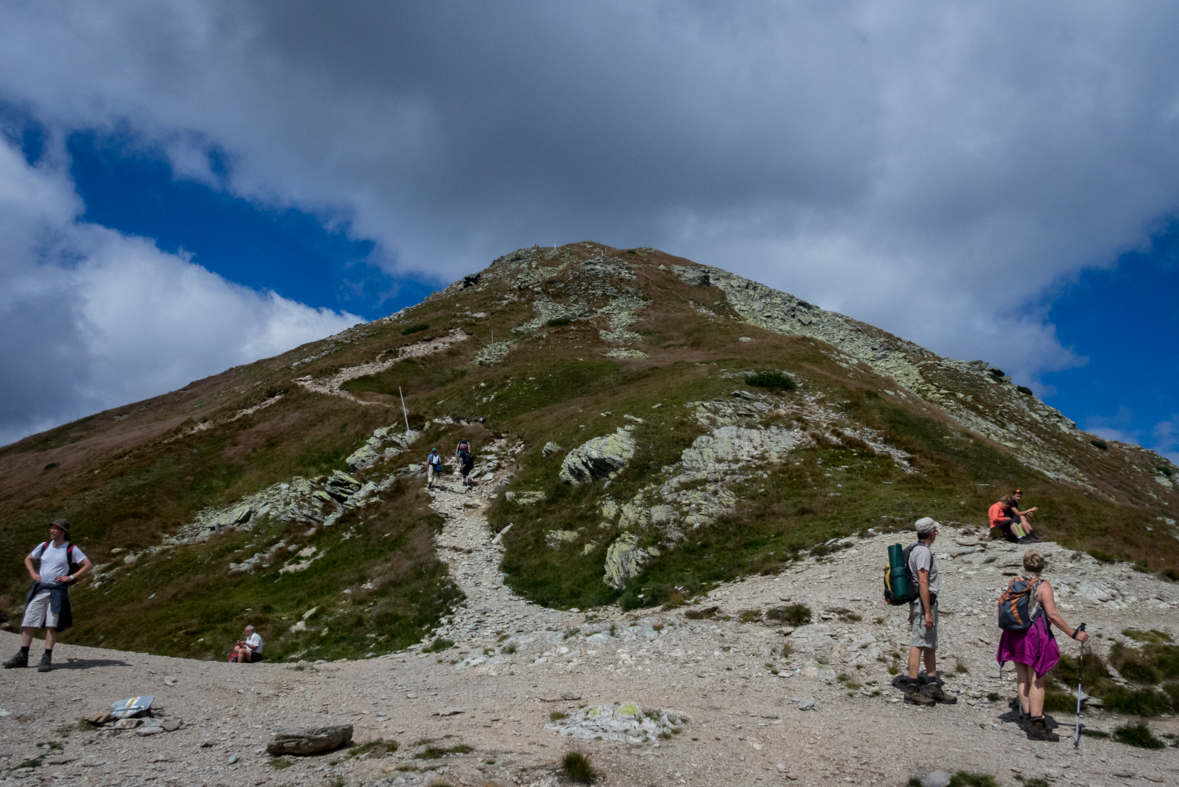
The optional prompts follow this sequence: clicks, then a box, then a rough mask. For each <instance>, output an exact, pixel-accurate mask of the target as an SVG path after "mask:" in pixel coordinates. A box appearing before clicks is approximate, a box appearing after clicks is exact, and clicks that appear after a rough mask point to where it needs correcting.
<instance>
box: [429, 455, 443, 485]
mask: <svg viewBox="0 0 1179 787" xmlns="http://www.w3.org/2000/svg"><path fill="white" fill-rule="evenodd" d="M441 472H442V456H441V455H440V454H439V453H438V449H437V448H432V449H431V450H430V455H429V456H427V457H426V488H427V489H433V488H434V479H435V478H437V477H438V474H439V473H441Z"/></svg>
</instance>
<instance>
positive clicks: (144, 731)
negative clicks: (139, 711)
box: [135, 727, 164, 736]
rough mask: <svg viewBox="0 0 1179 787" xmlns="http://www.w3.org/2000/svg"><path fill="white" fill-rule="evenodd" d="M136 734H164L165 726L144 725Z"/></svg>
mask: <svg viewBox="0 0 1179 787" xmlns="http://www.w3.org/2000/svg"><path fill="white" fill-rule="evenodd" d="M135 734H136V735H140V736H148V735H163V734H164V728H163V727H143V728H141V729H138V730H136V731H135Z"/></svg>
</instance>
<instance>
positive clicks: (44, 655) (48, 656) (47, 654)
mask: <svg viewBox="0 0 1179 787" xmlns="http://www.w3.org/2000/svg"><path fill="white" fill-rule="evenodd" d="M41 658H43V659H49V660H50V661H53V648H45V652H44V653H42V654H41Z"/></svg>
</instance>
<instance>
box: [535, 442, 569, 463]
mask: <svg viewBox="0 0 1179 787" xmlns="http://www.w3.org/2000/svg"><path fill="white" fill-rule="evenodd" d="M564 450H565V449H564V448H562V447H561V446H559V445H557V444H556V443H554V442H552V441H551V440H550V441H549V442H547V443H545V444H544V448H542V449H540V453H541V455H542V456H544V457H545V458H546V459H547V458H548V457H550V456H552V455H553V454H559V453H561V452H562V451H564Z"/></svg>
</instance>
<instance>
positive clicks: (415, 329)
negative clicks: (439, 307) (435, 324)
mask: <svg viewBox="0 0 1179 787" xmlns="http://www.w3.org/2000/svg"><path fill="white" fill-rule="evenodd" d="M428 330H430V324H429V323H427V322H422V323H418V324H417V325H411V326H409V327H408V328H405V329H403V330H402V331H401V335H402V336H409V335H410V334H414V333H421V332H422V331H428Z"/></svg>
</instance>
